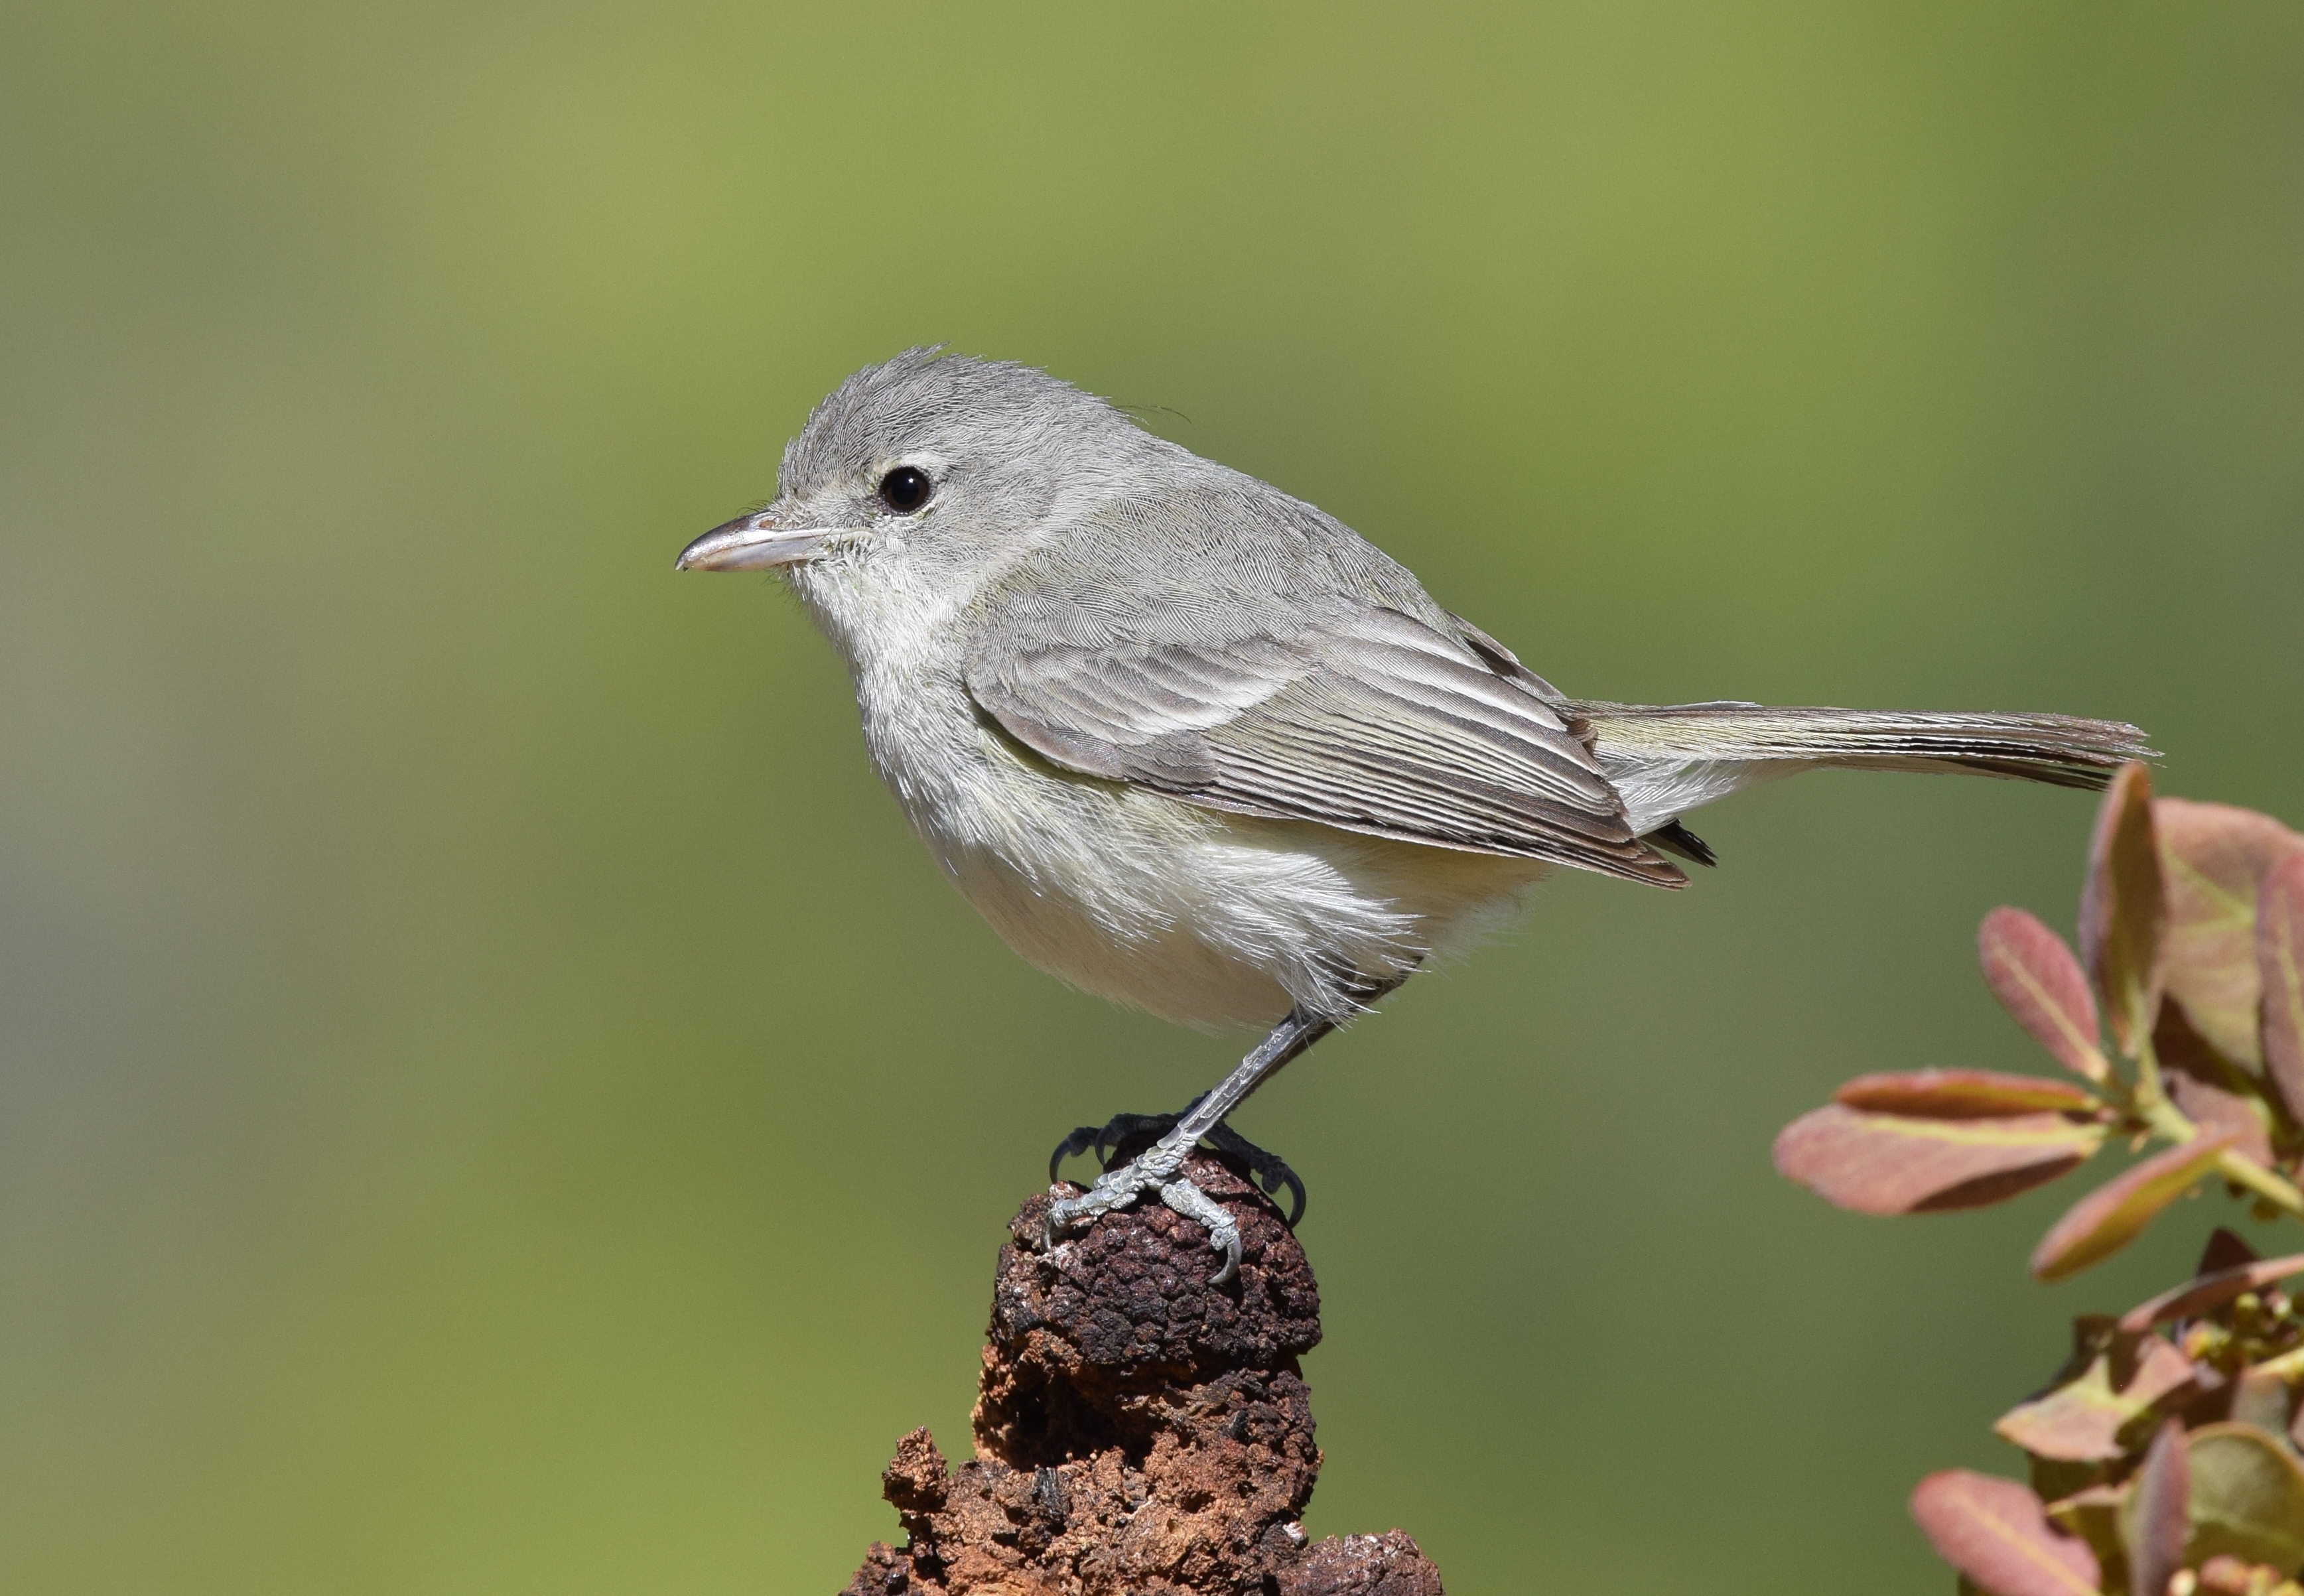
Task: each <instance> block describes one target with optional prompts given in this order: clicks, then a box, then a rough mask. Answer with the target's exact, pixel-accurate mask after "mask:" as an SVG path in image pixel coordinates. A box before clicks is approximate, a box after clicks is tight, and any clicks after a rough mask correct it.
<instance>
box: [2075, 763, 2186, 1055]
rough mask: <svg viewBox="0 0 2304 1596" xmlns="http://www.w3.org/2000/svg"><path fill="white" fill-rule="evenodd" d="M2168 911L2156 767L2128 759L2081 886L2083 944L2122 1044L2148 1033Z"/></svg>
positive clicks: (2102, 813)
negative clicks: (2155, 827)
mask: <svg viewBox="0 0 2304 1596" xmlns="http://www.w3.org/2000/svg"><path fill="white" fill-rule="evenodd" d="M2166 918H2167V908H2166V904H2165V901H2164V898H2163V896H2162V890H2161V882H2160V850H2159V848H2158V845H2157V844H2156V842H2155V841H2154V840H2153V833H2152V773H2151V772H2150V771H2148V770H2147V769H2146V768H2145V767H2144V766H2143V765H2141V764H2137V763H2135V762H2133V761H2131V762H2130V763H2129V764H2123V765H2122V766H2121V767H2120V773H2119V774H2118V775H2116V776H2114V777H2113V779H2112V786H2111V788H2110V789H2109V790H2106V791H2105V795H2104V806H2103V807H2102V808H2100V809H2098V810H2097V811H2096V835H2095V838H2094V840H2092V841H2091V842H2090V844H2089V846H2088V885H2087V886H2086V887H2085V888H2084V889H2082V891H2081V892H2080V950H2081V951H2082V952H2083V953H2085V954H2086V955H2087V956H2088V969H2089V970H2090V971H2091V972H2092V973H2093V974H2094V975H2095V976H2096V991H2097V992H2099V993H2101V994H2102V995H2103V997H2104V1006H2105V1012H2106V1014H2107V1016H2108V1017H2109V1018H2110V1020H2111V1024H2112V1035H2113V1041H2115V1042H2117V1043H2120V1045H2121V1048H2122V1051H2127V1052H2133V1051H2136V1049H2137V1047H2138V1046H2139V1044H2140V1043H2142V1042H2143V1040H2144V1038H2145V1037H2146V1036H2147V1035H2149V1034H2151V1030H2152V1011H2153V1009H2154V1008H2155V1007H2156V1004H2157V1002H2158V1001H2159V984H2158V983H2159V964H2160V933H2161V927H2162V925H2163V924H2164V921H2165V920H2166Z"/></svg>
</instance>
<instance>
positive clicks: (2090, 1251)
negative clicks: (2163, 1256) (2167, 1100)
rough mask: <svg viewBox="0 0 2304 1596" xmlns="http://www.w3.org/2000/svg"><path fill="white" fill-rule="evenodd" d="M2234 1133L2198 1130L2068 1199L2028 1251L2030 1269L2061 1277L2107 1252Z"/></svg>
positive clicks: (2201, 1169)
mask: <svg viewBox="0 0 2304 1596" xmlns="http://www.w3.org/2000/svg"><path fill="white" fill-rule="evenodd" d="M2237 1139H2238V1138H2237V1137H2235V1136H2232V1134H2231V1133H2230V1132H2225V1133H2224V1134H2223V1135H2220V1136H2206V1135H2203V1136H2194V1137H2193V1138H2192V1139H2191V1140H2190V1141H2189V1142H2181V1143H2179V1144H2176V1145H2175V1146H2173V1147H2171V1148H2169V1149H2168V1150H2167V1151H2166V1152H2164V1153H2157V1154H2156V1155H2154V1156H2153V1157H2151V1158H2147V1159H2146V1160H2145V1161H2143V1162H2142V1163H2139V1164H2136V1165H2133V1166H2132V1167H2130V1169H2128V1170H2125V1171H2123V1172H2122V1173H2121V1174H2120V1175H2117V1176H2115V1177H2113V1178H2112V1179H2110V1180H2107V1181H2105V1183H2104V1184H2103V1185H2102V1186H2098V1187H2096V1190H2094V1191H2092V1192H2090V1193H2089V1194H2088V1195H2087V1196H2085V1197H2082V1198H2081V1199H2080V1201H2079V1202H2077V1203H2073V1204H2072V1206H2071V1209H2070V1211H2068V1212H2066V1213H2065V1215H2064V1217H2063V1218H2062V1219H2060V1220H2057V1221H2056V1222H2055V1224H2054V1225H2053V1226H2051V1227H2050V1228H2049V1230H2048V1233H2047V1234H2046V1236H2043V1237H2041V1238H2040V1245H2039V1246H2037V1247H2035V1248H2034V1249H2033V1251H2032V1272H2033V1273H2034V1274H2036V1275H2037V1276H2039V1277H2040V1279H2044V1280H2060V1279H2063V1278H2064V1277H2065V1276H2066V1275H2069V1274H2077V1273H2079V1272H2080V1271H2081V1270H2083V1269H2086V1268H2087V1267H2088V1265H2089V1264H2091V1263H2094V1262H2098V1261H2099V1260H2101V1259H2105V1258H2109V1257H2110V1256H2112V1254H2114V1253H2116V1252H2118V1251H2119V1250H2120V1249H2121V1248H2122V1247H2124V1246H2127V1245H2128V1244H2129V1243H2130V1242H2131V1241H2133V1240H2134V1239H2136V1236H2137V1233H2138V1232H2139V1231H2141V1230H2142V1229H2144V1227H2145V1226H2147V1225H2148V1224H2150V1223H2151V1222H2152V1220H2153V1216H2154V1215H2156V1214H2157V1213H2158V1212H2160V1211H2161V1210H2162V1209H2164V1208H2165V1207H2167V1206H2168V1204H2169V1203H2173V1202H2174V1201H2175V1200H2176V1199H2177V1198H2178V1197H2181V1196H2182V1195H2184V1193H2185V1191H2186V1190H2187V1189H2188V1188H2190V1186H2191V1185H2192V1183H2193V1182H2194V1181H2196V1180H2198V1178H2200V1177H2201V1176H2203V1175H2205V1174H2207V1172H2208V1171H2209V1170H2212V1169H2214V1168H2215V1165H2216V1161H2217V1160H2218V1159H2219V1158H2221V1157H2222V1156H2223V1155H2224V1150H2225V1149H2226V1148H2228V1147H2230V1146H2231V1145H2232V1143H2233V1142H2234V1141H2236V1140H2237Z"/></svg>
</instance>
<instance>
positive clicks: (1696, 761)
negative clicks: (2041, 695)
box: [1563, 702, 2154, 848]
mask: <svg viewBox="0 0 2304 1596" xmlns="http://www.w3.org/2000/svg"><path fill="white" fill-rule="evenodd" d="M1563 708H1564V709H1565V710H1566V711H1567V712H1568V713H1570V714H1574V715H1576V716H1577V717H1579V718H1580V720H1582V721H1583V722H1585V724H1586V725H1587V726H1588V727H1589V728H1590V730H1591V737H1592V745H1593V752H1594V756H1595V757H1597V759H1598V760H1599V762H1600V768H1601V769H1602V771H1604V772H1605V773H1606V775H1607V777H1608V780H1609V781H1611V782H1612V783H1614V786H1615V788H1616V790H1618V791H1619V792H1621V793H1622V795H1623V798H1624V806H1625V808H1626V810H1627V811H1628V813H1629V814H1630V815H1631V823H1632V829H1633V831H1634V832H1639V833H1642V834H1646V833H1648V832H1657V831H1662V830H1664V828H1667V827H1670V826H1672V825H1673V822H1675V821H1676V820H1678V819H1679V817H1680V816H1681V815H1685V814H1687V813H1688V812H1689V811H1690V810H1691V809H1694V808H1697V807H1698V806H1701V805H1704V804H1708V803H1710V802H1712V801H1713V800H1714V799H1715V798H1725V797H1726V796H1727V795H1728V794H1730V793H1732V792H1735V791H1738V790H1741V789H1743V788H1746V787H1753V786H1758V784H1759V783H1761V782H1763V781H1774V780H1775V779H1777V778H1778V777H1782V776H1788V775H1791V774H1792V773H1794V772H1796V771H1802V770H1816V769H1837V770H1874V771H1935V772H1945V773H1952V774H1957V775H1974V776H2000V777H2003V778H2006V779H2008V780H2011V781H2046V782H2049V783H2051V784H2053V785H2054V786H2058V787H2084V788H2100V787H2102V786H2104V785H2105V783H2106V782H2108V781H2111V779H2112V774H2113V772H2114V771H2115V770H2117V769H2119V768H2120V766H2121V764H2122V763H2124V762H2125V761H2128V760H2130V759H2149V758H2152V757H2153V756H2154V755H2153V750H2152V749H2150V748H2148V747H2146V746H2145V743H2144V733H2142V732H2141V731H2139V730H2137V729H2136V728H2135V727H2133V726H2130V725H2126V724H2124V723H2122V722H2118V721H2084V720H2080V719H2079V718H2078V717H2076V716H2072V715H2023V714H1927V713H1924V712H1915V713H1902V712H1896V711H1887V710H1869V709H1772V708H1769V707H1767V706H1766V705H1758V704H1743V703H1735V702H1722V703H1715V704H1673V705H1661V706H1651V705H1639V704H1600V703H1570V704H1568V705H1563ZM1701 846H1702V845H1701V844H1698V847H1699V848H1700V847H1701Z"/></svg>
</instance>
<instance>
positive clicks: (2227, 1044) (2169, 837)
mask: <svg viewBox="0 0 2304 1596" xmlns="http://www.w3.org/2000/svg"><path fill="white" fill-rule="evenodd" d="M2152 824H2153V829H2154V831H2155V832H2157V833H2158V835H2159V839H2160V870H2161V878H2162V880H2163V882H2164V883H2165V887H2166V891H2167V902H2168V924H2167V929H2166V932H2165V933H2164V936H2163V937H2162V940H2161V948H2160V956H2161V970H2162V978H2163V981H2164V984H2165V985H2166V988H2167V991H2168V994H2169V995H2170V996H2171V997H2173V998H2174V999H2176V1001H2178V1002H2180V1003H2181V1004H2182V1005H2183V1008H2184V1010H2185V1012H2186V1013H2187V1014H2189V1015H2190V1017H2191V1021H2192V1026H2193V1028H2194V1029H2196V1030H2198V1032H2199V1034H2201V1035H2202V1036H2204V1037H2206V1038H2207V1041H2208V1042H2209V1043H2210V1044H2211V1045H2213V1046H2214V1047H2215V1050H2216V1051H2218V1052H2220V1053H2222V1054H2224V1056H2225V1057H2226V1058H2228V1059H2232V1060H2237V1061H2238V1062H2240V1063H2241V1064H2245V1065H2248V1066H2249V1067H2250V1068H2255V1067H2258V1066H2260V1065H2261V1064H2262V1063H2263V1062H2264V1055H2263V1053H2262V1052H2261V1051H2260V1050H2259V1049H2258V1047H2257V993H2258V992H2259V991H2260V990H2261V986H2260V984H2259V980H2258V973H2257V960H2256V908H2257V896H2258V894H2259V893H2260V891H2262V889H2263V885H2264V878H2265V877H2266V875H2267V874H2270V873H2271V871H2272V868H2273V866H2275V865H2277V864H2278V863H2279V862H2280V861H2281V860H2282V859H2283V858H2287V857H2291V856H2293V855H2298V854H2304V836H2299V835H2298V834H2297V833H2296V832H2291V831H2290V830H2289V829H2288V828H2287V827H2286V826H2284V825H2282V824H2281V823H2279V822H2278V821H2276V820H2274V819H2273V818H2272V817H2271V816H2270V815H2259V814H2257V812H2256V811H2255V810H2253V809H2237V808H2234V807H2232V806H2231V805H2229V804H2196V803H2193V802H2191V801H2190V800H2189V799H2185V798H2157V799H2155V800H2154V801H2153V805H2152Z"/></svg>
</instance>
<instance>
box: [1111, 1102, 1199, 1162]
mask: <svg viewBox="0 0 2304 1596" xmlns="http://www.w3.org/2000/svg"><path fill="white" fill-rule="evenodd" d="M1192 1101H1193V1102H1199V1098H1197V1097H1196V1098H1194V1099H1193V1100H1192ZM1191 1111H1192V1110H1190V1108H1187V1109H1185V1110H1184V1114H1189V1113H1190V1112H1191ZM1184 1114H1114V1116H1113V1117H1112V1118H1111V1119H1107V1120H1105V1122H1104V1128H1103V1129H1102V1130H1099V1131H1097V1133H1096V1161H1097V1163H1099V1164H1101V1165H1103V1166H1104V1167H1105V1169H1107V1170H1108V1169H1110V1168H1112V1166H1113V1163H1114V1160H1118V1161H1120V1162H1122V1163H1126V1162H1127V1161H1128V1159H1122V1158H1120V1157H1119V1154H1120V1153H1121V1150H1122V1148H1125V1149H1126V1150H1127V1152H1128V1158H1134V1157H1135V1156H1136V1155H1137V1154H1138V1153H1141V1152H1143V1151H1144V1149H1145V1148H1147V1147H1149V1146H1150V1145H1151V1144H1153V1143H1155V1142H1156V1141H1158V1140H1159V1139H1160V1138H1161V1137H1162V1136H1166V1135H1167V1134H1168V1133H1169V1132H1170V1131H1172V1130H1173V1129H1175V1128H1176V1121H1177V1120H1179V1119H1182V1118H1183V1117H1184Z"/></svg>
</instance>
